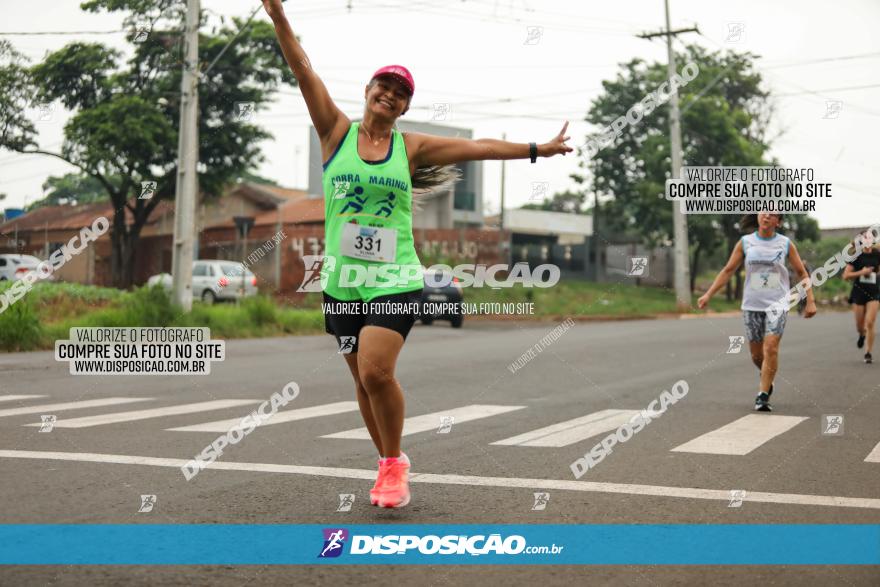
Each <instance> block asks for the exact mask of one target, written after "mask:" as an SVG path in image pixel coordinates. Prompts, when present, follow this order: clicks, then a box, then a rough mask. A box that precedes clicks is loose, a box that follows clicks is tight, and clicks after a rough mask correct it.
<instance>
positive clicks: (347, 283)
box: [322, 122, 424, 301]
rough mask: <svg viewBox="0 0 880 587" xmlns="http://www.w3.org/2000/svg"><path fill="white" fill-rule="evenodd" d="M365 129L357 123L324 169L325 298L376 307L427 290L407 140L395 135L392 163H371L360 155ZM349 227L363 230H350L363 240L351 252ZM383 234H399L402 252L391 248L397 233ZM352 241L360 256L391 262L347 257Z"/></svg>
mask: <svg viewBox="0 0 880 587" xmlns="http://www.w3.org/2000/svg"><path fill="white" fill-rule="evenodd" d="M359 126H360V124H359V123H357V122H354V123H352V125H351V126H350V127H349V129H348V132H347V133H346V134H345V136H344V137H343V138H342V141H340V143H339V146H338V147H337V148H336V152H335V153H333V155H331V157H330V159H329V160H328V161H327V163H326V164H325V165H324V176H323V188H324V217H325V222H324V240H325V255H326V257H328V259H325V261H324V269H323V270H322V273H323V274H324V275H323V278H322V283H323V287H324V292H325V293H327V294H328V295H330V296H332V297H334V298H336V299H338V300H344V301H350V300H364V301H370V300H371V299H373V298H375V297H378V296H386V295H391V294H399V293H405V292H411V291H416V290H420V289H422V287H423V286H424V281H423V279H424V277H423V273H422V267H421V262H420V261H419V257H418V255H417V254H416V248H415V243H414V241H413V234H412V185H411V182H412V178H411V177H410V173H409V159H408V158H407V155H406V145H405V144H404V140H403V135H402V134H401V133H399V132H398V131H397V130H394V129H392V131H391V134H392V136H391V145H390V147H389V151H388V155H387V157H386V158H385V159H384V160H382V161H378V162H375V163H367V162H365V161H364V160H363V159H361V157H360V155H359V154H358V151H357V143H358V128H359ZM349 223H354V224H356V225H357V227H350V228H349V229H348V231H349V233H351V232H352V231H354V232H357V236H352V235H350V234H349V237H348V242H349V246H348V247H347V248H346V247H343V232H345V225H346V224H349ZM377 228H378V229H387V230H390V231H393V234H394V235H395V236H396V246H394V247H390V246H389V239H388V238H387V237H389V236H391V233H389V232H387V231H386V230H379V231H376V230H374V229H377ZM383 235H384V238H381V237H383ZM352 238H354V239H355V240H356V241H357V245H356V246H358V247H359V248H358V249H357V250H358V252H360V251H362V250H363V248H364V247H367V248H369V249H370V251H371V254H372V253H375V254H381V255H382V256H383V259H385V260H367V259H363V258H359V257H354V256H350V255H347V254H344V252H343V250H344V251H345V252H351V251H353V250H354V249H352V248H351V239H352ZM383 241H384V242H383ZM383 245H384V247H385V248H384V250H383V249H382V247H383ZM377 251H378V252H377ZM392 251H393V255H392ZM361 254H363V253H361ZM388 258H393V261H389V260H387V259H388ZM359 267H360V268H361V269H358V268H359ZM380 269H381V271H380ZM357 275H366V276H367V277H368V281H367V282H366V283H363V282H357V280H356V279H355V278H356V276H357ZM325 279H326V281H325ZM370 279H372V281H373V282H372V283H371V282H370ZM389 282H393V283H389Z"/></svg>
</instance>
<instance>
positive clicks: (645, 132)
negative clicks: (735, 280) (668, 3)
mask: <svg viewBox="0 0 880 587" xmlns="http://www.w3.org/2000/svg"><path fill="white" fill-rule="evenodd" d="M754 58H755V56H754V55H751V54H748V53H745V54H737V53H732V52H726V53H722V52H710V51H707V50H706V49H704V48H701V47H699V46H696V45H691V46H688V47H687V52H686V53H685V54H678V55H677V56H676V62H677V63H678V64H679V68H680V69H681V67H682V64H686V63H689V62H694V63H696V64H697V66H698V67H699V74H698V75H697V77H696V78H695V79H692V80H691V81H690V82H688V83H687V85H686V86H684V87H682V88H679V97H680V107H681V128H682V148H683V151H684V156H683V160H684V162H685V165H691V166H697V165H704V166H718V165H725V166H760V165H771V164H774V163H775V162H774V161H771V160H768V150H769V146H770V142H771V141H770V139H769V137H768V126H769V122H770V119H771V117H772V115H773V107H772V104H771V102H770V95H769V93H768V92H767V91H765V90H764V89H762V87H761V86H762V78H761V75H760V74H759V73H758V72H757V71H755V69H754V66H753V63H752V61H753V59H754ZM666 77H667V72H666V64H665V63H656V62H655V63H647V62H645V61H643V60H641V59H634V60H632V61H630V62H629V63H626V64H623V65H622V67H621V71H620V72H619V73H618V75H617V77H616V78H615V79H614V80H611V81H605V82H603V87H604V92H603V93H602V94H600V95H599V96H598V97H597V98H596V99H595V100H594V101H593V103H592V104H591V107H590V109H589V111H588V113H587V117H586V120H587V121H588V122H591V123H593V124H595V125H597V126H598V127H599V128H604V127H607V126H609V125H610V124H611V123H612V122H613V121H614V120H615V119H617V118H618V117H620V116H624V115H626V113H627V111H628V110H629V109H630V108H631V107H632V106H633V105H636V104H638V103H639V102H640V101H641V100H642V99H643V98H644V97H645V96H647V95H648V94H649V93H650V92H653V91H655V90H656V89H657V88H658V86H660V85H661V83H663V82H664V81H665V80H666ZM599 134H601V133H596V134H595V135H593V136H594V137H598V136H599ZM581 167H582V168H584V169H585V171H587V174H584V175H580V174H576V175H574V176H572V177H573V178H574V179H575V181H578V182H579V183H582V184H585V185H589V186H590V188H591V189H593V190H594V191H595V192H596V193H597V194H598V195H599V198H600V201H601V217H602V223H603V227H602V228H603V231H604V232H606V233H610V232H612V231H620V232H627V233H629V232H637V233H638V234H640V235H641V236H642V239H643V240H644V242H645V244H647V245H649V246H656V245H659V244H664V245H668V244H670V243H671V242H672V240H673V237H672V205H671V203H670V202H669V201H667V200H666V199H664V198H663V197H662V194H663V193H664V190H665V181H666V179H668V178H669V177H670V168H671V157H670V142H669V107H668V104H667V105H663V106H660V107H657V108H656V109H655V110H654V111H653V112H652V113H650V114H648V115H646V116H644V118H642V120H641V121H640V122H638V123H637V124H634V125H633V124H629V125H627V126H625V127H624V128H623V129H622V132H621V134H620V135H619V136H618V137H617V138H616V139H615V140H614V142H613V143H612V144H611V145H609V146H607V147H605V148H604V149H602V150H600V151H599V152H598V153H597V154H596V155H594V156H593V157H592V158H591V159H589V160H588V161H586V162H584V161H582V163H581ZM789 218H791V217H789ZM738 221H739V216H736V215H730V214H708V215H689V216H688V238H689V242H690V253H691V288H693V286H694V279H695V278H696V276H697V275H698V274H699V269H700V261H701V259H702V258H703V257H704V256H705V255H706V254H709V253H712V252H713V251H715V250H716V249H717V248H718V247H720V246H722V245H725V244H726V246H727V248H728V250H730V249H732V248H733V246H734V245H735V244H736V241H737V239H738V238H739V236H740V232H739V229H738ZM800 224H803V225H804V226H806V224H807V223H806V222H804V223H801V222H799V221H798V225H800ZM731 294H732V292H730V291H728V296H729V297H730V296H731Z"/></svg>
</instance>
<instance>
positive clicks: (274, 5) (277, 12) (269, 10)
mask: <svg viewBox="0 0 880 587" xmlns="http://www.w3.org/2000/svg"><path fill="white" fill-rule="evenodd" d="M263 8H265V9H266V14H268V15H269V18H271V19H273V20H274V19H276V18H278V17H279V16H284V8H283V7H282V6H281V0H263Z"/></svg>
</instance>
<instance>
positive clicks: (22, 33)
mask: <svg viewBox="0 0 880 587" xmlns="http://www.w3.org/2000/svg"><path fill="white" fill-rule="evenodd" d="M128 32H131V31H126V30H123V29H120V30H114V31H10V32H2V33H0V36H17V37H23V36H34V35H115V34H119V33H128Z"/></svg>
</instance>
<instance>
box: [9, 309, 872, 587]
mask: <svg viewBox="0 0 880 587" xmlns="http://www.w3.org/2000/svg"><path fill="white" fill-rule="evenodd" d="M554 326H556V324H555V323H542V324H536V323H520V322H506V323H503V324H500V323H488V322H480V323H477V322H471V323H467V322H466V324H465V327H464V328H462V329H452V328H449V327H448V324H446V323H438V324H435V325H433V326H430V327H424V326H416V328H415V329H414V330H413V331H412V333H411V335H410V338H409V339H408V341H407V344H406V346H405V347H404V351H403V353H402V356H401V360H400V363H399V365H398V379H399V380H400V382H401V384H402V386H403V388H404V389H405V391H406V397H407V415H408V416H419V415H424V414H429V415H430V416H429V417H428V418H426V420H427V421H428V422H429V424H430V429H426V430H423V431H421V432H415V433H412V434H409V435H407V436H406V437H405V438H404V450H406V451H407V453H408V454H409V455H410V457H411V458H412V461H413V473H414V476H413V484H412V489H413V501H412V504H411V505H410V506H409V507H407V508H406V509H403V510H399V511H393V510H378V509H377V508H373V507H371V506H370V505H369V501H368V499H367V490H368V489H369V487H370V486H371V484H372V483H371V481H370V480H369V479H366V478H364V476H365V474H364V473H363V472H364V471H369V470H374V468H375V458H376V455H375V454H374V450H373V447H372V444H371V443H370V441H369V440H362V439H357V438H322V436H325V435H331V434H336V433H340V432H344V431H350V430H354V429H358V428H359V427H360V426H361V425H362V422H361V420H360V416H359V414H358V412H357V411H342V412H340V413H335V414H325V415H318V416H314V417H310V418H305V419H300V420H297V421H290V422H278V423H274V424H273V423H272V421H271V420H270V421H269V423H267V424H266V425H264V426H261V427H260V428H257V429H256V430H255V431H254V432H253V433H252V434H250V435H249V436H247V437H246V438H244V439H243V440H242V441H241V442H240V443H239V444H237V445H236V446H233V447H230V448H228V449H227V450H226V451H225V453H224V455H223V456H222V458H221V459H220V460H219V461H218V464H219V463H222V464H223V466H224V467H228V468H220V467H219V466H218V467H212V468H209V469H208V470H205V471H203V472H201V473H200V474H199V475H198V476H196V477H195V478H194V479H192V480H190V481H186V480H185V479H184V477H183V475H182V474H181V471H180V470H179V468H178V467H176V466H163V465H162V463H163V461H159V460H150V459H149V458H148V459H141V460H138V459H136V458H133V457H150V458H152V459H163V458H164V459H189V458H192V456H193V455H195V454H197V453H199V452H200V451H202V449H203V448H204V447H205V446H206V445H208V444H209V443H210V442H212V441H213V440H214V439H215V438H217V436H218V435H219V434H220V433H218V432H216V431H214V432H212V431H176V430H169V429H171V428H178V427H187V426H193V425H197V424H203V423H206V422H215V421H221V420H227V419H238V418H241V417H243V416H244V415H246V414H247V413H249V412H250V411H251V410H252V409H253V408H254V407H255V406H256V404H257V403H259V402H262V401H264V400H266V399H268V398H269V396H270V395H271V394H272V393H273V392H276V391H279V390H281V389H282V388H283V387H284V386H285V384H287V383H288V382H291V381H294V382H296V383H297V384H298V385H299V387H300V389H301V393H300V395H299V397H297V398H296V399H295V400H294V401H293V403H292V404H291V405H289V406H288V407H287V408H286V409H294V408H295V409H302V408H309V407H317V406H325V405H327V404H336V403H337V402H350V401H352V400H353V399H354V385H353V382H352V381H351V376H350V374H349V372H348V369H347V368H346V367H345V365H344V362H343V360H342V358H341V356H340V355H338V354H337V353H336V347H335V341H334V340H333V339H332V338H331V337H330V336H329V335H321V336H304V337H291V338H282V339H263V340H253V341H227V358H226V360H225V361H224V362H222V363H214V365H213V367H212V373H211V375H209V376H204V377H185V376H174V377H171V376H163V377H156V376H153V377H148V376H141V377H123V376H72V375H70V374H69V373H68V367H67V364H66V363H60V362H56V361H55V360H54V357H53V355H52V353H43V352H41V353H26V354H10V355H5V356H2V357H0V398H2V397H3V396H8V395H40V396H45V397H39V398H24V399H17V400H10V399H8V398H7V401H2V402H0V478H2V479H3V482H2V483H0V521H2V523H142V522H143V523H169V524H193V523H238V524H242V523H291V524H300V523H315V524H331V523H332V524H357V523H414V524H435V523H440V524H458V523H462V524H464V523H468V524H480V523H562V524H633V523H637V524H654V523H671V524H681V523H695V524H711V523H747V524H752V523H786V524H788V523H873V524H878V523H880V462H877V460H880V459H877V455H878V452H877V451H880V449H877V451H875V447H877V446H878V443H880V426H878V415H880V364H875V365H865V364H864V363H863V362H862V360H861V356H862V355H861V352H860V351H858V350H857V349H856V347H855V333H854V328H853V326H852V319H851V317H850V316H849V315H847V314H842V313H828V314H823V315H820V316H817V317H816V318H814V319H812V320H809V321H808V320H803V319H801V318H799V317H792V318H791V319H790V320H789V325H788V328H787V330H786V333H785V337H784V339H783V343H782V350H781V358H780V364H781V365H780V372H779V375H778V377H777V382H776V387H775V393H774V396H773V400H774V402H773V404H774V408H775V410H774V412H773V414H771V415H767V414H755V413H754V412H753V411H752V402H753V401H754V396H755V393H756V390H757V384H758V377H757V371H756V369H755V368H754V367H753V366H752V365H751V362H750V360H749V359H748V355H747V348H743V349H742V351H741V352H740V353H728V350H729V348H730V345H729V337H730V336H740V335H742V334H743V328H742V324H741V320H740V319H739V318H736V317H708V318H698V319H687V320H676V319H664V320H645V321H630V322H607V323H581V324H576V325H575V326H573V327H572V328H571V329H570V330H568V331H567V332H565V333H564V334H563V335H562V336H561V337H560V338H559V339H558V340H556V341H555V342H552V343H551V344H549V345H547V346H546V347H545V348H543V350H542V352H540V353H537V354H536V356H535V357H534V358H533V359H531V360H529V361H527V362H525V364H523V365H522V367H521V368H519V369H518V370H516V372H515V373H511V371H510V369H508V366H509V365H510V364H511V363H513V362H514V361H516V360H517V359H518V358H520V356H521V355H523V353H525V352H526V351H527V349H529V348H530V347H532V346H533V345H535V344H540V343H539V341H540V340H541V339H542V337H544V336H545V335H546V334H547V333H548V332H549V331H550V330H551V329H552V328H553V327H554ZM875 354H880V352H875ZM679 380H684V381H686V382H687V384H688V389H689V392H688V394H687V395H686V396H685V397H684V398H682V399H681V400H680V401H678V402H677V403H676V404H675V405H673V406H671V407H670V408H669V410H668V411H667V412H666V413H665V414H663V415H662V416H661V417H659V418H657V419H656V420H653V421H652V422H651V424H650V425H648V426H646V427H645V428H644V429H643V430H642V431H641V432H639V433H638V434H636V435H635V436H633V437H632V438H631V439H629V441H628V442H626V443H624V444H619V445H617V446H616V447H614V449H613V452H612V453H611V454H609V455H608V456H607V457H606V458H605V459H604V460H603V461H602V462H600V463H598V464H597V465H596V466H595V467H594V468H593V469H592V470H590V471H589V472H588V473H587V474H586V475H585V476H584V477H582V478H581V480H580V481H579V482H578V481H575V478H574V475H573V474H572V471H571V469H570V464H571V463H572V462H573V461H574V460H575V459H577V458H578V457H580V456H583V455H584V453H585V452H588V451H589V449H590V448H591V447H592V446H593V445H595V444H596V443H597V442H598V441H599V440H600V439H601V438H602V437H604V436H606V435H607V434H608V432H601V433H599V434H594V435H592V436H589V437H586V438H581V439H578V438H577V436H578V435H577V432H576V431H575V432H572V431H571V429H572V427H573V424H571V423H570V424H568V425H564V426H558V427H557V428H556V429H551V430H544V431H541V432H538V433H536V434H534V435H529V436H526V437H523V436H522V435H525V434H527V433H530V432H533V431H536V430H537V431H540V430H541V429H543V428H546V427H550V426H553V425H557V424H561V423H564V422H570V421H571V420H574V419H577V418H584V417H586V416H589V415H590V414H595V413H596V412H603V411H604V410H642V409H645V408H647V406H648V405H649V404H650V403H651V401H652V400H654V399H655V398H657V397H658V396H659V395H660V393H661V392H662V391H663V390H668V389H670V387H671V386H672V385H673V384H674V383H675V382H676V381H679ZM111 397H112V398H152V399H149V400H143V401H139V402H134V403H127V404H116V405H105V406H97V407H82V408H76V409H55V410H42V409H41V410H39V411H33V413H27V414H24V413H19V414H8V413H7V414H5V415H4V411H3V410H9V409H16V408H27V407H30V406H37V407H39V406H41V405H47V404H49V405H51V404H57V403H66V402H80V401H89V400H95V399H100V398H111ZM229 399H241V400H252V402H253V404H248V405H244V404H242V405H237V406H233V407H226V408H219V409H212V410H210V411H197V412H192V413H187V414H176V415H175V414H167V415H163V416H158V417H152V418H148V419H141V420H133V421H118V422H112V421H111V422H109V423H101V421H92V422H89V421H80V425H81V427H72V428H68V427H61V426H60V425H62V424H64V422H65V421H66V420H71V419H75V418H84V417H89V416H96V415H101V414H116V413H119V412H131V411H139V410H149V409H156V408H164V407H171V406H178V405H182V404H192V403H203V402H208V401H216V400H229ZM473 405H480V406H496V408H483V410H484V411H483V412H480V413H478V411H479V410H477V409H470V408H466V407H467V406H473ZM340 406H341V407H339V409H340V410H342V409H344V408H345V404H340ZM504 407H507V408H510V409H509V410H507V411H503V408H504ZM513 408H516V409H513ZM316 409H319V410H320V409H321V408H316ZM487 409H489V410H492V409H494V410H496V411H497V412H498V413H493V414H492V415H486V412H485V410H487ZM46 413H50V414H57V418H58V421H57V423H56V428H54V429H53V430H52V431H51V432H49V433H40V432H39V429H38V427H35V426H33V424H39V423H40V421H41V415H44V414H46ZM282 413H283V412H282ZM608 414H613V413H610V412H603V413H602V414H601V415H599V416H596V417H595V418H596V419H601V418H602V417H603V416H607V415H608ZM443 415H455V416H456V417H455V421H454V422H452V423H451V426H447V429H448V430H447V429H444V430H447V431H444V432H438V430H440V429H441V417H442V416H443ZM825 415H842V416H843V417H844V419H843V423H844V427H843V433H842V434H838V435H828V434H823V433H822V431H823V430H822V426H823V423H824V422H825V419H824V416H825ZM477 416H482V417H477ZM745 416H751V417H750V418H746V419H745V420H741V419H742V418H743V417H745ZM276 417H279V416H276ZM469 418H473V419H469ZM755 418H764V419H763V420H755ZM432 422H433V423H432ZM447 422H448V421H447ZM768 422H772V423H773V424H772V425H768V424H767V423H768ZM733 423H735V424H733ZM581 424H582V425H584V423H583V422H581ZM731 424H733V426H734V427H737V426H740V427H745V428H744V429H746V430H748V433H742V432H739V433H736V430H735V429H734V432H733V433H732V440H730V439H728V442H726V443H725V442H724V441H723V439H722V441H720V442H719V441H717V437H718V435H720V434H723V432H724V431H725V430H727V428H724V427H725V426H728V425H731ZM566 427H567V428H568V429H569V433H568V434H569V436H568V438H567V439H566V438H564V437H563V436H564V435H563V434H552V432H553V430H558V429H559V428H566ZM722 428H724V429H723V430H721V431H720V432H718V431H719V429H722ZM707 434H712V436H710V437H708V438H707V437H706V436H704V435H707ZM572 435H573V436H572ZM517 437H519V438H517ZM572 438H574V440H572ZM541 439H543V440H541ZM695 439H699V440H695ZM750 439H751V440H754V443H753V444H752V445H748V444H746V441H748V440H750ZM762 440H763V442H762ZM500 441H505V442H504V443H502V444H493V443H498V442H500ZM690 441H695V442H694V443H691V442H690ZM542 442H543V443H544V444H549V445H551V446H534V445H535V444H540V443H542ZM686 443H689V444H688V445H687V446H686V447H684V449H685V450H673V449H676V448H678V447H682V445H685V444H686ZM528 444H532V446H529V445H528ZM719 446H720V447H721V448H720V449H719V448H718V447H719ZM688 447H690V448H688ZM712 447H715V448H714V449H713V448H712ZM713 450H714V451H715V453H717V452H718V451H720V452H724V451H728V452H734V453H735V452H737V451H738V452H740V453H744V454H715V453H713V452H712V451H713ZM872 451H874V452H873V453H872ZM60 453H64V454H60ZM83 453H88V454H92V455H94V454H97V455H115V457H94V456H93V457H86V456H82V454H83ZM872 454H873V455H874V457H873V459H874V460H867V461H866V459H867V458H869V455H872ZM68 459H73V460H68ZM101 459H105V460H113V459H116V460H118V461H119V460H121V461H122V462H121V463H120V462H116V463H114V462H99V461H100V460H101ZM262 465H284V466H287V468H284V467H282V468H276V469H273V470H269V471H267V470H266V469H267V468H270V467H264V466H262ZM302 467H319V468H321V469H303V468H302ZM270 469H271V468H270ZM420 476H421V477H422V478H421V479H420V478H419V477H420ZM582 482H591V483H582ZM732 490H741V491H744V492H745V494H744V495H745V497H744V500H743V502H742V504H741V505H740V506H739V507H730V506H731V501H730V491H732ZM535 492H547V493H549V501H548V503H547V505H546V508H545V509H543V510H535V509H533V507H534V505H535V499H534V493H535ZM340 494H353V495H355V501H354V504H353V506H352V508H351V511H348V512H340V511H336V510H337V508H338V507H339V503H340V500H339V495H340ZM141 495H155V496H156V504H155V506H154V508H153V510H152V511H151V512H138V509H139V508H140V506H141V497H140V496H141ZM699 547H700V546H699V545H698V544H695V545H694V548H699ZM755 548H756V549H775V548H785V545H778V544H756V545H755ZM392 581H396V582H398V583H401V584H412V583H416V582H418V583H420V584H422V585H458V584H472V583H474V582H476V581H483V582H487V584H498V583H501V582H502V581H503V582H504V583H505V584H508V585H528V584H534V583H535V582H537V581H541V582H542V583H543V584H546V585H557V584H559V585H563V584H565V585H570V584H573V583H574V584H596V585H603V584H608V585H667V584H695V585H697V584H699V585H705V584H713V585H726V584H730V585H735V584H745V583H749V584H753V583H758V582H760V583H758V584H767V585H787V584H798V585H827V584H831V583H843V584H846V585H878V584H880V569H878V568H877V567H814V566H806V567H792V566H789V567H747V566H739V567H736V566H731V567H702V566H691V567H686V566H675V567H646V566H619V567H610V566H609V567H605V566H600V567H528V566H524V567H459V566H453V567H449V566H429V567H420V566H416V567H384V566H360V567H327V566H323V567H317V566H316V567H263V566H245V567H160V568H146V567H113V566H102V567H87V568H81V567H59V566H49V567H6V568H2V569H0V584H8V585H19V584H48V585H75V584H77V585H78V584H88V585H117V584H122V583H125V584H135V585H136V584H161V585H194V584H199V585H207V584H218V585H226V584H229V585H233V584H234V585H240V584H248V583H253V584H294V583H296V584H324V583H327V584H333V585H368V584H373V583H374V582H375V583H382V584H387V583H390V582H392Z"/></svg>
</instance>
